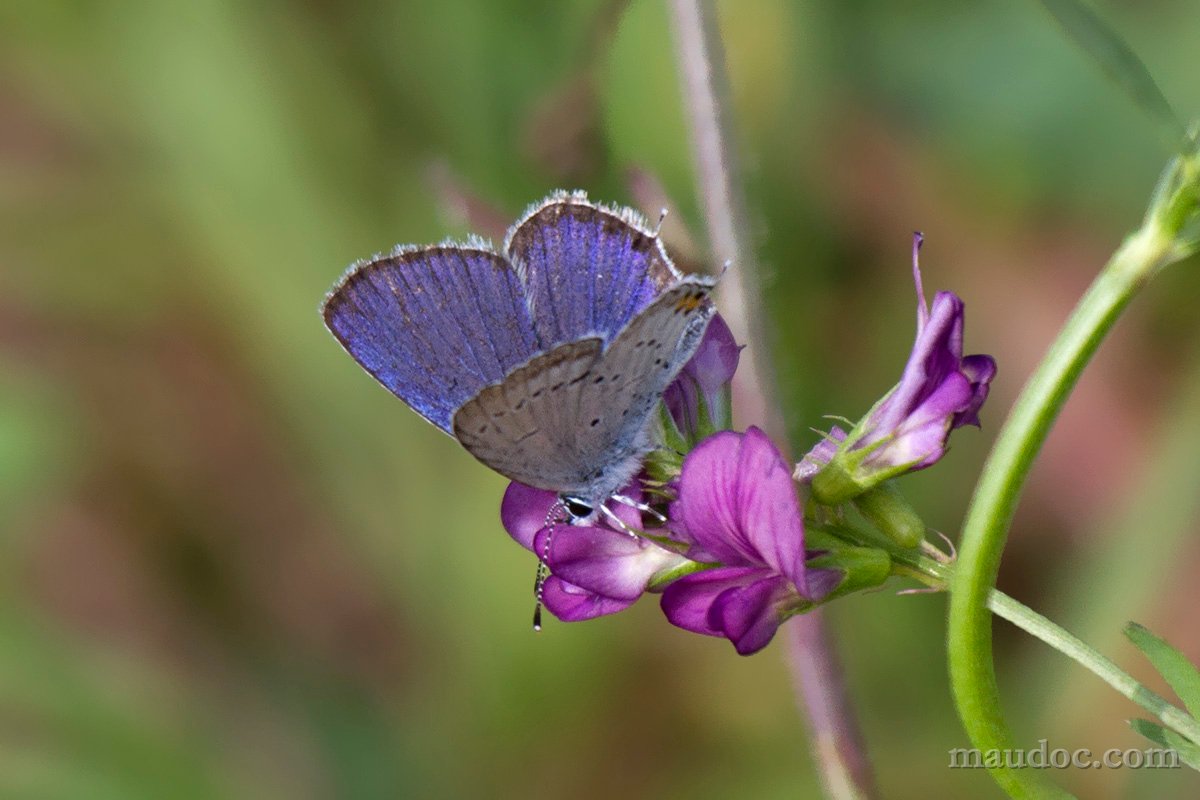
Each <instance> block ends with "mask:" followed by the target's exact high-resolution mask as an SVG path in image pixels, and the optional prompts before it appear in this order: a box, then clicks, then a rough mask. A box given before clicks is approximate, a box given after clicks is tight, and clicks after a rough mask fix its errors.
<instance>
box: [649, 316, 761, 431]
mask: <svg viewBox="0 0 1200 800" xmlns="http://www.w3.org/2000/svg"><path fill="white" fill-rule="evenodd" d="M741 350H742V348H741V347H740V346H739V345H738V343H737V342H736V341H734V338H733V333H732V332H731V331H730V330H729V326H728V325H726V324H725V320H723V319H721V315H720V314H717V315H715V316H714V317H713V318H712V320H711V321H710V322H709V323H708V329H707V330H706V331H705V333H704V338H703V339H701V340H700V346H699V347H698V348H697V349H696V352H695V353H694V354H693V355H692V358H691V360H689V361H688V363H687V364H686V365H685V366H684V368H683V370H682V371H680V373H679V376H678V377H676V378H675V380H674V381H673V382H672V383H671V385H670V386H668V387H667V390H666V392H664V393H663V402H664V403H666V406H667V409H668V410H669V411H670V412H671V418H672V419H673V420H674V421H675V425H676V426H677V427H678V428H679V430H680V432H681V433H683V435H684V437H685V438H686V439H687V441H688V442H690V443H693V444H694V443H695V442H698V441H699V440H701V439H703V438H704V437H705V436H706V435H707V434H709V433H712V432H714V431H718V430H724V429H725V428H728V427H729V425H730V423H731V420H730V411H729V406H730V395H729V383H730V381H732V380H733V373H734V372H735V371H736V370H737V365H738V358H739V356H740V354H741Z"/></svg>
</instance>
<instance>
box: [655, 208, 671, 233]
mask: <svg viewBox="0 0 1200 800" xmlns="http://www.w3.org/2000/svg"><path fill="white" fill-rule="evenodd" d="M669 211H670V209H668V208H667V207H666V206H663V207H662V209H660V210H659V212H658V224H657V225H655V226H654V238H655V239H657V238H658V233H659V231H661V230H662V226H663V223H664V222H666V221H667V214H668V213H669Z"/></svg>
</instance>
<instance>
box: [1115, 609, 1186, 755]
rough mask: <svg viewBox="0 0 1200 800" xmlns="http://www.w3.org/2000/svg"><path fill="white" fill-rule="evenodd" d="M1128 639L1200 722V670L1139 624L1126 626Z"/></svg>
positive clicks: (1131, 623)
mask: <svg viewBox="0 0 1200 800" xmlns="http://www.w3.org/2000/svg"><path fill="white" fill-rule="evenodd" d="M1125 635H1126V636H1128V637H1129V640H1130V641H1131V642H1133V643H1134V645H1135V646H1136V647H1137V649H1138V650H1141V651H1142V653H1144V654H1145V656H1146V658H1148V659H1150V663H1152V664H1153V665H1154V668H1155V669H1156V670H1158V674H1159V675H1162V676H1163V678H1164V679H1165V680H1166V681H1167V683H1169V684H1170V685H1171V688H1172V689H1174V690H1175V694H1177V695H1179V699H1180V700H1182V701H1183V704H1184V705H1185V706H1186V707H1187V710H1188V713H1189V714H1191V715H1192V716H1193V717H1197V718H1200V669H1197V668H1196V666H1195V665H1194V664H1192V662H1190V661H1188V660H1187V658H1185V657H1184V655H1183V653H1181V652H1179V651H1178V650H1176V649H1175V648H1174V647H1172V646H1171V645H1169V644H1167V643H1166V642H1165V641H1163V640H1162V639H1160V638H1158V637H1157V636H1155V635H1154V634H1153V633H1151V632H1150V631H1149V630H1147V629H1146V628H1144V627H1142V626H1141V625H1138V624H1137V623H1136V622H1130V623H1129V624H1128V625H1126V626H1125ZM1197 744H1200V742H1198V743H1197Z"/></svg>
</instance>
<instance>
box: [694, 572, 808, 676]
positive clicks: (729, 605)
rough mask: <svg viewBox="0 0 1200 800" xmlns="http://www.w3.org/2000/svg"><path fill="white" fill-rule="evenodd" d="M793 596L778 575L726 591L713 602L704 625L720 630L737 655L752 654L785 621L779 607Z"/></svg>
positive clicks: (784, 581) (792, 592)
mask: <svg viewBox="0 0 1200 800" xmlns="http://www.w3.org/2000/svg"><path fill="white" fill-rule="evenodd" d="M794 597H795V592H794V590H793V589H792V588H791V586H790V585H789V584H788V581H787V580H786V579H785V578H783V577H780V576H775V577H770V578H766V579H764V580H758V581H754V582H753V583H750V584H747V585H745V586H739V587H736V588H731V589H726V590H725V591H724V592H722V593H721V594H720V595H718V596H717V598H716V599H715V600H714V601H713V605H712V608H711V609H710V610H709V614H708V623H709V625H710V626H711V627H713V628H717V629H719V630H721V631H722V633H723V635H724V636H725V637H726V638H727V639H729V641H730V642H732V643H733V646H734V648H735V649H736V650H737V651H738V654H739V655H743V656H748V655H750V654H751V653H756V652H758V651H759V650H761V649H763V648H764V647H766V646H767V644H768V643H770V641H771V639H772V638H774V636H775V631H776V630H777V629H778V628H779V625H780V623H781V622H783V620H784V619H785V617H784V615H783V605H784V604H785V603H786V602H787V601H788V600H789V599H792V598H794Z"/></svg>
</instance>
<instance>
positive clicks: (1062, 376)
mask: <svg viewBox="0 0 1200 800" xmlns="http://www.w3.org/2000/svg"><path fill="white" fill-rule="evenodd" d="M1195 159H1196V154H1195V153H1192V154H1191V155H1189V156H1186V157H1180V158H1177V159H1176V160H1175V161H1174V162H1172V164H1171V165H1170V166H1169V167H1168V169H1167V172H1166V173H1165V174H1164V178H1163V180H1162V181H1161V182H1160V184H1159V190H1158V192H1156V195H1155V197H1154V199H1153V200H1152V202H1151V210H1150V213H1148V214H1147V216H1146V219H1145V221H1144V223H1143V225H1142V227H1141V228H1140V229H1139V230H1138V231H1137V232H1135V233H1134V234H1133V235H1131V236H1130V237H1129V238H1128V239H1126V240H1125V242H1124V243H1123V244H1122V245H1121V247H1120V248H1119V249H1118V250H1117V252H1116V253H1115V254H1114V255H1113V258H1112V260H1111V261H1109V263H1108V264H1107V265H1106V266H1105V268H1104V269H1103V270H1102V271H1101V273H1100V274H1099V276H1097V278H1096V280H1095V282H1094V283H1093V284H1092V286H1091V288H1089V289H1088V291H1087V293H1086V294H1085V295H1084V296H1083V298H1082V299H1081V300H1080V301H1079V304H1078V305H1077V306H1076V308H1075V311H1074V312H1073V313H1072V314H1071V317H1070V319H1068V320H1067V323H1066V325H1065V326H1064V327H1063V329H1062V332H1061V333H1060V334H1059V336H1058V339H1057V340H1056V341H1055V342H1054V344H1053V345H1052V346H1051V348H1050V351H1049V352H1048V353H1047V354H1046V357H1045V360H1044V361H1043V362H1042V363H1041V365H1040V366H1039V367H1038V368H1037V370H1036V371H1035V372H1034V374H1033V376H1032V377H1030V379H1029V382H1028V383H1027V384H1026V385H1025V388H1024V390H1023V391H1022V392H1021V395H1020V397H1019V398H1018V399H1017V402H1016V404H1015V405H1014V406H1013V409H1012V412H1011V414H1010V415H1009V418H1008V420H1007V421H1006V422H1005V424H1004V427H1003V428H1002V429H1001V430H1000V433H999V435H998V437H997V440H996V444H995V446H994V448H993V449H992V452H991V454H990V456H989V457H988V460H987V463H986V464H985V465H984V467H983V473H982V476H981V478H980V480H979V484H978V485H977V486H976V489H975V496H974V497H973V499H972V501H971V507H970V509H969V511H968V512H967V519H966V521H965V522H964V525H963V531H962V538H961V543H960V547H959V551H960V554H959V560H958V565H957V567H956V568H955V570H954V573H953V575H952V577H951V579H950V587H951V590H952V591H951V593H950V613H949V625H948V632H947V650H948V655H949V666H950V683H951V689H952V691H953V694H954V699H955V702H956V704H957V706H958V711H959V716H960V717H961V718H962V721H963V726H964V728H965V729H966V731H967V735H968V736H969V737H970V739H971V742H972V744H973V745H974V746H975V747H977V748H979V749H980V750H984V751H986V750H990V749H998V750H1005V749H1010V748H1013V747H1014V744H1013V737H1012V734H1011V733H1010V731H1009V729H1008V726H1007V724H1006V723H1005V720H1004V715H1003V713H1002V711H1001V709H1000V694H999V689H998V687H997V685H996V673H995V667H994V664H993V661H992V631H991V615H990V614H989V613H988V602H989V599H990V598H991V592H992V587H993V586H994V584H995V581H996V574H997V572H998V570H999V568H1000V556H1001V553H1002V552H1003V550H1004V544H1005V540H1006V538H1007V534H1008V529H1009V526H1010V524H1011V522H1012V518H1013V513H1014V512H1015V510H1016V506H1017V499H1018V497H1019V496H1020V492H1021V487H1022V485H1023V484H1024V482H1025V478H1026V477H1027V475H1028V474H1029V469H1030V467H1031V466H1032V464H1033V460H1034V457H1035V456H1036V455H1037V452H1038V450H1039V449H1040V448H1041V445H1042V443H1043V442H1044V441H1045V439H1046V435H1047V434H1048V433H1049V431H1050V427H1051V425H1052V424H1053V422H1054V420H1055V418H1056V417H1057V416H1058V413H1059V411H1060V410H1061V409H1062V407H1063V404H1064V403H1065V402H1066V399H1067V396H1068V394H1069V393H1070V391H1071V389H1072V388H1073V387H1074V386H1075V382H1076V381H1077V380H1078V379H1079V375H1080V373H1081V372H1082V371H1083V368H1084V366H1085V365H1086V364H1087V362H1088V361H1089V360H1090V359H1091V357H1092V355H1093V354H1094V353H1095V352H1096V348H1097V347H1098V346H1099V344H1100V342H1101V340H1102V339H1103V338H1104V336H1105V334H1107V333H1108V331H1109V330H1110V329H1111V328H1112V326H1113V324H1114V323H1115V322H1116V319H1117V317H1118V316H1119V314H1120V313H1121V311H1122V310H1123V309H1124V308H1125V306H1126V305H1127V304H1128V303H1129V301H1130V300H1131V299H1132V297H1133V295H1134V294H1136V292H1137V290H1138V289H1139V288H1140V287H1141V286H1142V285H1143V284H1144V283H1145V282H1146V281H1147V280H1149V279H1150V277H1151V276H1153V275H1154V273H1155V272H1157V271H1158V269H1160V268H1161V267H1163V266H1165V265H1166V264H1168V263H1170V262H1172V261H1174V260H1177V259H1178V258H1180V257H1182V256H1183V255H1186V249H1187V248H1186V247H1181V246H1180V243H1179V242H1178V241H1177V238H1176V237H1177V235H1178V234H1179V233H1180V230H1181V229H1182V228H1183V226H1184V225H1185V224H1186V223H1187V221H1188V220H1189V219H1190V218H1191V217H1192V215H1193V214H1194V212H1195V197H1196V187H1195V185H1194V181H1193V178H1194V175H1195V172H1194V170H1195ZM1005 608H1006V609H1007V608H1010V607H1009V606H1005ZM1064 652H1065V651H1064ZM991 772H992V776H993V777H994V778H995V779H996V781H997V782H998V783H999V784H1000V785H1001V787H1003V788H1004V789H1005V791H1007V792H1008V793H1009V794H1010V795H1012V796H1013V797H1018V798H1023V797H1067V796H1069V795H1067V794H1066V793H1065V792H1064V791H1063V790H1061V789H1059V788H1057V787H1055V786H1053V785H1052V784H1050V783H1049V782H1047V781H1045V780H1044V779H1042V778H1041V777H1040V776H1038V775H1033V774H1031V773H1030V772H1029V771H1028V770H1023V771H1021V770H1014V769H1010V768H1007V767H1004V766H1000V767H996V768H994V769H991Z"/></svg>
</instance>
